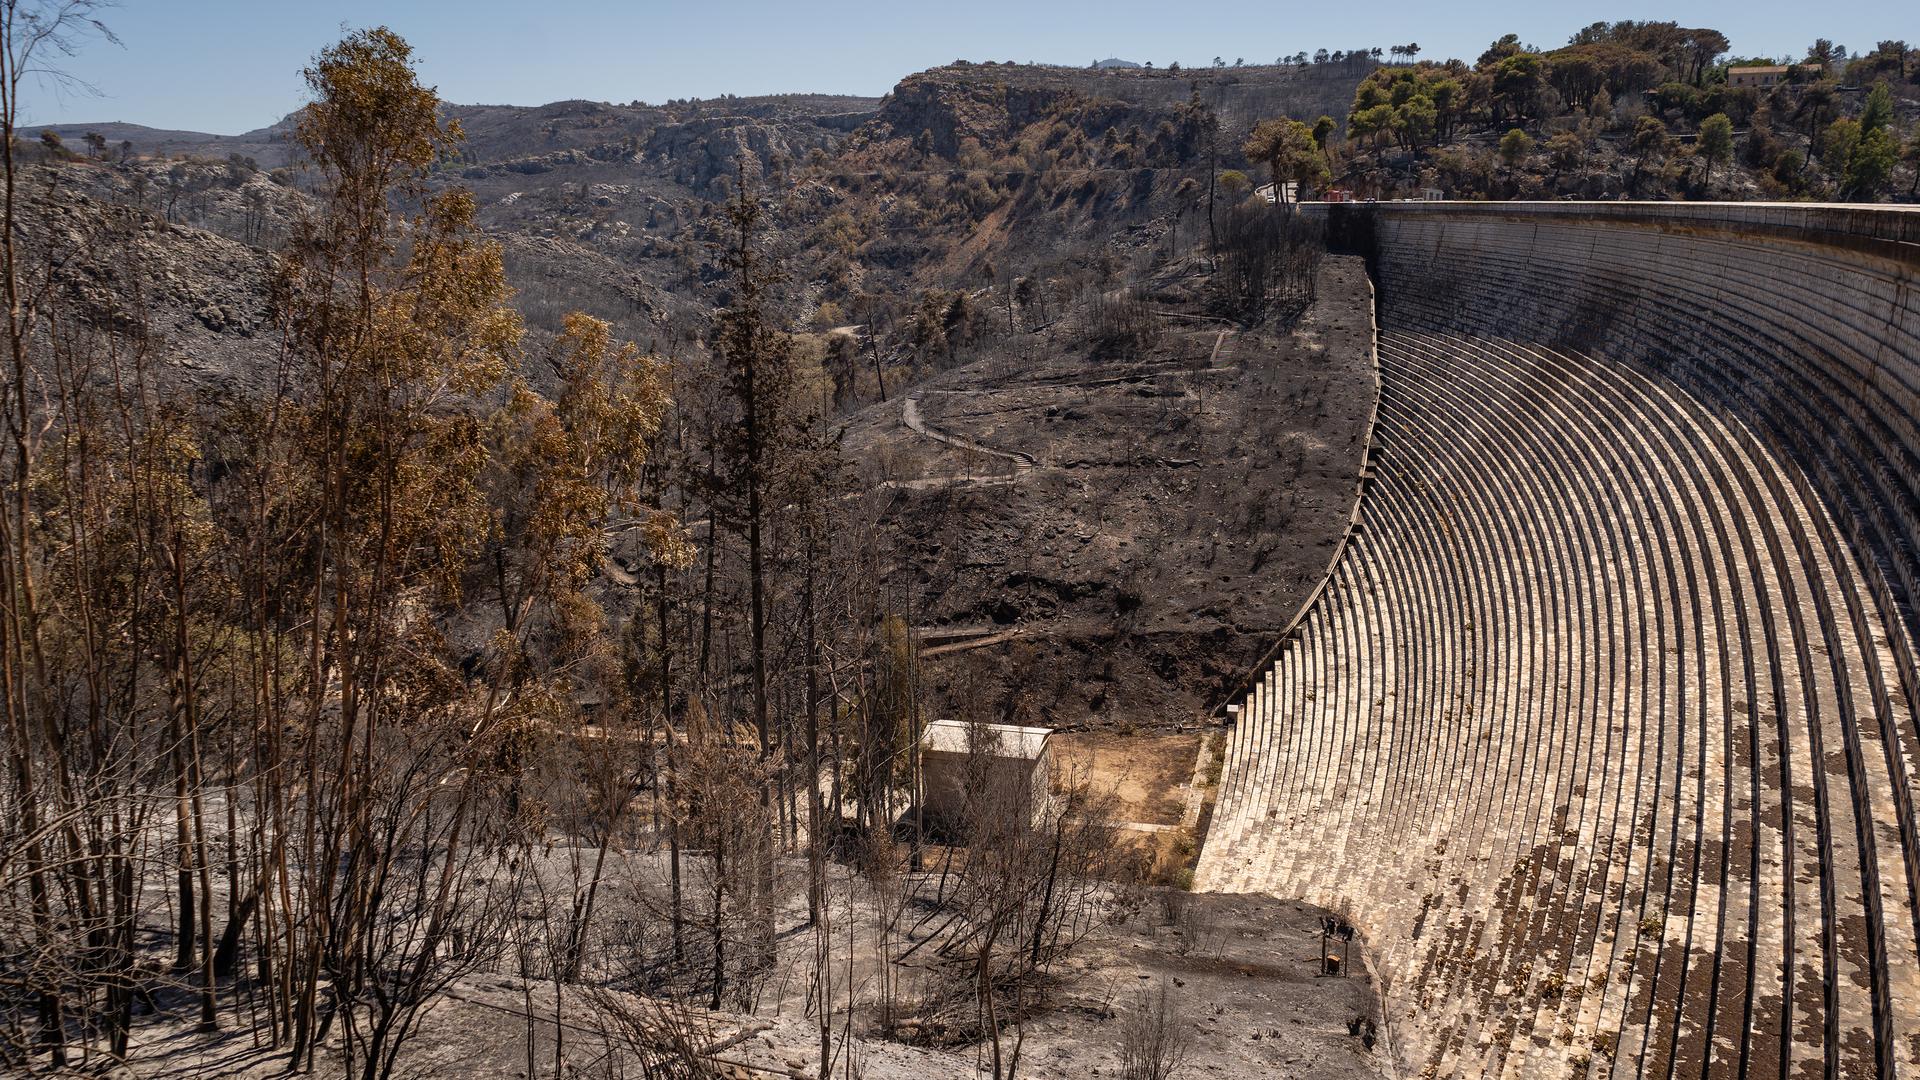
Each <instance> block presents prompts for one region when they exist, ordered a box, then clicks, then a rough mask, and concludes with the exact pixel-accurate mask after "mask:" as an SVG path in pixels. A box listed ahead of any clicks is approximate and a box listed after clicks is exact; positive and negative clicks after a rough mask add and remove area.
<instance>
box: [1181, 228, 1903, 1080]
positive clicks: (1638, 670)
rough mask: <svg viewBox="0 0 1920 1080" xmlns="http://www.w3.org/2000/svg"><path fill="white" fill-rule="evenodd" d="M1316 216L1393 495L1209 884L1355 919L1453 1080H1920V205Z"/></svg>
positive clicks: (1332, 593) (1253, 750)
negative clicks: (1367, 339)
mask: <svg viewBox="0 0 1920 1080" xmlns="http://www.w3.org/2000/svg"><path fill="white" fill-rule="evenodd" d="M1305 210H1306V212H1318V213H1327V214H1328V226H1329V237H1330V241H1331V242H1332V243H1333V244H1334V245H1335V246H1336V247H1337V248H1344V249H1345V250H1349V251H1354V252H1357V253H1360V254H1363V255H1365V256H1367V258H1368V261H1369V265H1370V267H1371V268H1372V270H1373V272H1374V274H1375V279H1376V284H1377V288H1378V295H1379V327H1380V331H1379V334H1380V339H1379V355H1380V390H1381V400H1380V407H1379V416H1378V421H1377V425H1376V428H1375V453H1374V457H1373V461H1374V465H1373V467H1372V469H1371V470H1370V471H1369V475H1368V476H1367V478H1366V480H1365V482H1364V485H1363V489H1362V494H1361V497H1360V501H1359V506H1358V510H1357V521H1358V523H1357V525H1356V527H1355V530H1354V534H1353V539H1352V541H1351V542H1350V543H1349V545H1348V547H1347V549H1346V551H1345V552H1344V553H1343V555H1342V556H1341V558H1340V560H1339V561H1338V562H1337V563H1336V565H1335V566H1334V567H1333V568H1332V572H1331V574H1330V576H1329V578H1328V581H1327V583H1326V585H1325V586H1324V588H1323V590H1322V592H1321V594H1320V599H1319V601H1318V602H1317V603H1316V605H1315V606H1314V608H1313V609H1312V610H1311V611H1310V612H1308V613H1307V614H1306V615H1305V617H1304V618H1303V619H1301V620H1300V621H1299V623H1298V625H1297V627H1296V628H1295V630H1294V631H1293V632H1292V634H1291V635H1290V637H1289V639H1288V640H1287V641H1285V642H1283V643H1282V646H1281V648H1280V650H1279V651H1278V654H1277V656H1276V659H1275V660H1274V662H1273V664H1272V667H1271V668H1270V669H1269V670H1267V671H1266V672H1264V673H1263V675H1262V676H1261V677H1260V678H1259V680H1258V681H1257V682H1256V683H1255V684H1254V686H1253V688H1252V690H1251V691H1250V693H1249V694H1248V695H1247V696H1246V698H1245V699H1244V700H1243V701H1242V702H1241V705H1240V708H1239V710H1238V713H1237V716H1236V719H1235V722H1234V726H1233V730H1232V733H1231V735H1230V738H1229V743H1228V751H1227V767H1226V770H1225V773H1224V774H1223V777H1222V781H1221V789H1220V797H1219V802H1218V805H1217V808H1216V812H1215V815H1214V818H1213V824H1212V826H1211V828H1210V830H1209V833H1208V837H1207V841H1206V845H1205V847H1204V849H1203V851H1202V855H1201V860H1200V866H1199V868H1198V871H1197V873H1196V887H1197V888H1203V889H1213V890H1231V891H1257V892H1271V893H1275V894H1278V895H1285V896H1300V897H1302V898H1304V899H1307V900H1309V901H1312V902H1315V903H1319V904H1322V905H1325V906H1328V907H1331V908H1334V909H1336V910H1341V911H1344V912H1346V913H1348V915H1349V916H1350V918H1351V919H1352V921H1353V922H1354V923H1355V924H1356V925H1357V926H1358V927H1359V928H1360V929H1361V930H1362V932H1363V933H1364V934H1365V935H1366V936H1367V937H1368V939H1369V942H1370V947H1371V949H1372V950H1373V954H1374V955H1375V956H1376V957H1377V958H1378V963H1379V971H1378V975H1379V977H1380V981H1381V984H1382V986H1381V990H1382V997H1383V1000H1384V1002H1385V1004H1386V1012H1387V1017H1388V1028H1389V1034H1390V1037H1389V1039H1388V1042H1387V1045H1388V1046H1389V1047H1390V1049H1389V1051H1388V1052H1389V1053H1391V1054H1392V1055H1393V1056H1394V1057H1395V1059H1396V1062H1397V1064H1398V1065H1399V1066H1400V1067H1401V1068H1402V1069H1403V1070H1405V1071H1406V1072H1407V1073H1408V1074H1410V1075H1422V1074H1425V1075H1434V1076H1482V1075H1490V1076H1501V1075H1505V1076H1647V1077H1682V1076H1698V1075H1723V1076H1779V1077H1802V1076H1804V1077H1819V1076H1878V1077H1894V1076H1902V1075H1920V902H1917V901H1920V821H1916V811H1915V808H1914V798H1915V792H1916V788H1920V728H1916V717H1920V678H1917V677H1916V666H1915V642H1916V638H1917V637H1920V619H1917V618H1916V610H1915V600H1916V597H1920V554H1917V553H1920V427H1917V424H1920V295H1916V289H1917V287H1920V213H1917V212H1915V211H1913V210H1903V209H1895V208H1879V209H1873V208H1861V207H1831V206H1803V205H1793V206H1783V205H1767V204H1633V203H1605V204H1572V203H1551V204H1526V203H1507V204H1483V203H1475V204H1467V203H1425V204H1377V205H1376V204H1369V205H1364V206H1333V207H1308V208H1305Z"/></svg>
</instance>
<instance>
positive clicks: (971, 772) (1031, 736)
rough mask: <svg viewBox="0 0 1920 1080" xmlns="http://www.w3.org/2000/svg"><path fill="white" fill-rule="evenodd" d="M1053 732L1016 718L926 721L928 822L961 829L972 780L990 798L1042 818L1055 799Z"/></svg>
mask: <svg viewBox="0 0 1920 1080" xmlns="http://www.w3.org/2000/svg"><path fill="white" fill-rule="evenodd" d="M1052 734H1053V731H1052V730H1051V729H1049V728H1041V727H1018V726H1015V725H1013V724H969V723H966V722H965V721H961V720H935V721H933V722H932V723H930V724H928V725H927V730H926V732H925V733H924V734H922V735H921V737H920V770H921V771H920V775H921V782H922V784H923V785H924V786H925V790H926V820H927V823H928V824H930V825H932V826H933V827H934V828H936V829H941V830H946V831H950V832H954V833H958V832H959V831H960V830H961V829H963V828H964V827H965V814H966V805H967V787H968V784H969V782H972V783H975V784H978V785H979V786H980V787H981V788H983V789H984V791H985V793H986V795H987V797H988V798H990V799H992V800H995V801H1001V800H1004V801H1006V802H1010V803H1013V804H1015V806H1016V808H1017V811H1018V812H1020V813H1024V814H1026V815H1027V818H1028V820H1029V821H1030V822H1033V823H1036V824H1037V823H1038V822H1040V821H1041V820H1042V819H1043V818H1045V817H1046V815H1047V811H1048V809H1049V807H1050V806H1051V804H1052V801H1053V793H1052V787H1051V782H1052V773H1053V754H1052V749H1051V747H1050V746H1049V743H1048V739H1049V737H1050V736H1051V735H1052ZM970 777H973V778H976V779H973V780H971V781H970V779H969V778H970Z"/></svg>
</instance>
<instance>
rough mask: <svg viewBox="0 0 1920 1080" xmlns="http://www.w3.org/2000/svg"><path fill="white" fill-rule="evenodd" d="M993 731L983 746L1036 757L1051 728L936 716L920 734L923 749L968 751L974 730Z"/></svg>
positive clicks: (1002, 753) (995, 753)
mask: <svg viewBox="0 0 1920 1080" xmlns="http://www.w3.org/2000/svg"><path fill="white" fill-rule="evenodd" d="M973 731H980V732H982V733H984V734H988V735H991V736H992V738H991V739H990V742H991V744H992V745H990V746H985V747H982V748H981V749H983V750H985V751H986V752H987V753H990V754H992V755H993V756H994V757H1003V758H1026V759H1029V760H1031V759H1033V758H1037V757H1039V756H1040V751H1041V750H1042V749H1044V748H1045V747H1046V743H1047V736H1049V735H1052V734H1053V729H1052V728H1043V727H1020V726H1019V725H1016V724H969V723H967V722H966V721H965V720H935V721H933V722H932V723H930V724H928V725H927V730H926V731H925V732H924V733H922V734H921V736H920V746H921V748H922V749H924V750H927V751H930V752H932V753H937V754H965V753H969V752H970V747H971V745H972V742H971V739H972V736H971V732H973Z"/></svg>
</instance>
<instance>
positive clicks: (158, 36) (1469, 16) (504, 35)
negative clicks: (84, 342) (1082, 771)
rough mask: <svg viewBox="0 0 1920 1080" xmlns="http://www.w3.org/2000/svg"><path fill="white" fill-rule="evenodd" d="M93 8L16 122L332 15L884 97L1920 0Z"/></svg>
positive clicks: (292, 2) (442, 38)
mask: <svg viewBox="0 0 1920 1080" xmlns="http://www.w3.org/2000/svg"><path fill="white" fill-rule="evenodd" d="M105 18H106V21H107V23H108V25H110V26H111V27H112V28H113V30H114V31H115V33H117V34H118V35H119V37H120V39H121V42H122V45H121V46H119V47H116V46H113V45H109V44H105V43H101V42H90V43H88V44H87V45H86V47H85V48H84V49H83V50H82V52H81V53H80V55H78V56H77V57H74V58H73V59H71V60H69V61H66V67H67V68H68V69H69V70H70V71H71V72H72V73H73V74H74V75H76V76H78V77H79V78H81V79H83V80H85V81H86V82H88V83H91V84H92V85H93V86H94V87H95V88H97V89H98V91H99V95H98V96H97V97H96V96H92V95H88V94H85V93H78V92H74V91H65V92H56V90H55V88H52V87H41V88H38V89H35V88H31V87H30V88H29V90H28V94H27V98H26V101H25V105H26V109H25V112H26V117H25V119H26V121H27V122H28V123H30V124H47V123H54V122H62V123H76V122H105V121H113V120H120V121H127V122H130V123H137V124H147V125H149V126H153V127H166V128H182V129H189V130H198V131H212V132H217V133H221V134H237V133H239V132H241V131H246V130H249V129H252V128H256V127H260V126H263V125H265V124H269V123H271V122H273V121H274V120H277V119H279V118H280V117H281V116H283V115H285V114H286V113H288V112H290V111H292V110H293V109H294V108H296V107H297V106H298V105H299V104H300V101H301V83H300V76H299V71H300V68H301V67H302V66H303V65H304V64H305V63H306V61H307V59H308V58H309V57H311V56H312V55H313V53H314V52H315V51H316V50H318V49H319V48H321V47H323V46H325V45H326V44H328V43H330V42H332V41H334V40H336V39H338V38H339V36H340V33H341V30H342V28H343V27H361V26H373V25H381V24H384V25H387V26H390V27H392V28H393V29H395V30H397V31H398V32H399V33H400V34H401V35H402V36H404V37H406V38H407V40H409V41H411V42H412V43H413V45H414V47H415V49H416V51H417V52H418V54H419V57H420V70H421V74H422V76H423V78H424V80H425V81H426V82H428V83H430V84H433V85H436V86H438V87H439V90H440V94H441V96H442V97H443V98H445V99H447V100H449V101H456V102H462V103H489V104H519V105H533V104H541V103H544V102H548V101H554V100H558V99H561V98H587V99H591V100H600V101H623V102H624V101H632V100H635V99H638V100H642V101H651V102H659V101H664V100H666V99H669V98H678V97H712V96H716V95H719V94H721V93H726V92H732V93H736V94H762V93H776V92H780V91H812V92H823V93H848V94H870V95H876V96H877V95H879V94H882V93H885V92H886V91H887V89H888V88H890V87H891V86H892V85H893V84H894V82H896V81H897V80H898V79H899V78H900V76H902V75H905V74H908V73H910V72H914V71H919V70H922V69H924V68H928V67H933V66H935V65H938V64H944V63H946V62H948V61H950V60H954V59H968V60H1021V61H1027V60H1034V61H1043V62H1049V63H1066V64H1085V63H1088V62H1090V61H1092V60H1093V59H1095V58H1096V57H1105V56H1121V57H1125V58H1128V59H1132V60H1152V61H1153V62H1154V63H1155V64H1156V65H1160V66H1164V65H1165V64H1166V63H1167V62H1168V61H1170V60H1178V61H1180V62H1181V63H1183V64H1188V65H1191V64H1204V63H1207V62H1209V61H1211V60H1212V59H1213V57H1214V56H1215V55H1222V56H1224V57H1225V58H1226V59H1227V60H1228V61H1229V62H1231V61H1232V60H1233V59H1234V57H1236V56H1245V57H1246V58H1247V59H1248V60H1249V61H1253V60H1256V59H1262V60H1271V59H1272V58H1274V57H1275V56H1279V55H1281V54H1285V53H1291V52H1294V51H1296V50H1300V49H1306V50H1308V51H1309V52H1311V51H1312V50H1314V49H1316V48H1320V47H1326V48H1329V49H1344V48H1352V47H1354V46H1373V45H1378V46H1380V47H1381V48H1386V47H1388V46H1390V45H1393V44H1396V43H1401V42H1406V41H1418V42H1419V43H1420V45H1421V47H1422V52H1421V55H1422V56H1425V57H1438V58H1444V57H1447V56H1462V57H1464V58H1466V59H1469V60H1470V59H1472V58H1473V57H1474V56H1477V55H1478V54H1479V52H1480V50H1481V49H1483V48H1484V47H1485V46H1486V44H1487V43H1488V42H1489V41H1491V40H1493V39H1494V38H1495V37H1498V36H1499V35H1500V34H1503V33H1507V32H1513V33H1517V34H1519V35H1520V37H1521V39H1522V40H1523V41H1527V42H1531V43H1533V44H1537V45H1540V46H1543V47H1552V46H1555V45H1559V44H1562V43H1564V42H1565V40H1566V37H1567V35H1568V34H1570V33H1572V32H1573V31H1574V30H1575V29H1577V28H1579V27H1581V26H1584V25H1586V24H1587V23H1590V22H1593V21H1595V20H1596V19H1609V20H1611V19H1621V18H1636V19H1672V20H1675V21H1677V22H1680V23H1682V24H1683V25H1690V26H1711V27H1714V28H1716V29H1719V30H1721V31H1722V32H1724V33H1726V34H1727V35H1728V36H1729V37H1731V38H1732V39H1733V45H1734V49H1735V51H1736V52H1738V53H1740V54H1742V55H1777V54H1782V53H1787V52H1798V51H1800V50H1802V49H1804V48H1805V47H1806V45H1807V44H1808V43H1809V42H1811V41H1812V40H1813V39H1814V38H1816V37H1826V38H1831V39H1833V40H1834V41H1837V42H1839V43H1841V44H1843V45H1846V46H1847V47H1849V48H1851V49H1861V48H1871V47H1872V45H1873V43H1874V42H1875V41H1876V40H1879V39H1882V38H1892V37H1906V38H1909V39H1920V6H1916V5H1915V4H1914V3H1913V2H1912V0H1856V2H1850V3H1844V4H1838V5H1834V6H1827V5H1825V4H1817V3H1812V4H1810V3H1804V2H1801V3H1780V2H1771V0H1754V2H1748V3H1732V2H1706V3H1693V2H1675V3H1666V4H1657V5H1656V4H1647V3H1641V2H1638V0H1633V2H1627V3H1611V4H1564V3H1559V2H1554V3H1551V4H1548V3H1540V2H1534V3H1514V2H1505V3H1477V4H1476V3H1464V4H1462V3H1459V2H1457V0H1456V2H1453V3H1448V2H1446V0H1424V2H1409V0H1368V2H1364V3H1357V2H1353V0H1320V2H1313V3H1300V2H1297V0H1295V2H1268V3H1239V2H1224V0H1217V2H1212V3H1194V2H1192V0H1158V2H1153V3H1140V2H1134V0H1108V2H1104V3H1101V2H1081V0H1072V2H1048V0H1026V2H1019V0H964V2H959V3H952V2H924V0H913V2H909V0H895V2H893V3H876V2H857V3H831V2H813V3H809V2H805V0H791V2H786V3H777V2H762V0H737V2H732V3H725V2H713V0H707V2H686V0H679V2H673V3H659V2H639V0H629V2H627V3H614V2H593V3H567V2H562V0H548V2H545V3H526V2H524V0H523V2H518V3H508V2H503V0H467V2H464V3H454V2H447V0H438V2H435V0H388V2H386V3H366V2H360V0H332V2H302V0H244V2H243V0H164V2H162V0H124V2H123V3H122V4H121V5H120V6H118V7H116V8H113V9H111V10H109V11H108V12H107V13H106V16H105Z"/></svg>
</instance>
